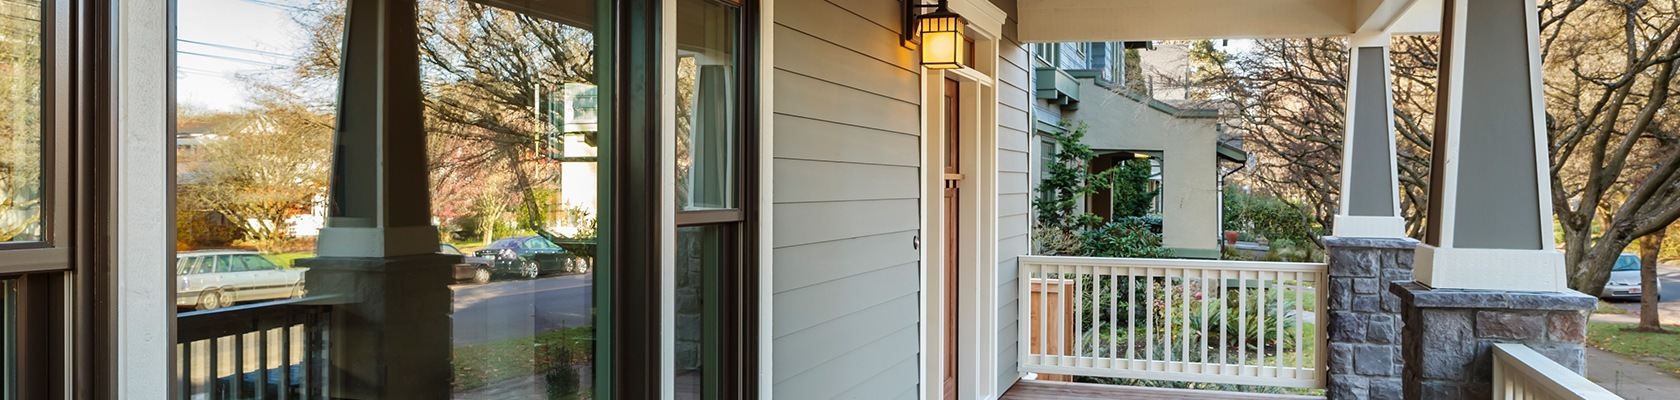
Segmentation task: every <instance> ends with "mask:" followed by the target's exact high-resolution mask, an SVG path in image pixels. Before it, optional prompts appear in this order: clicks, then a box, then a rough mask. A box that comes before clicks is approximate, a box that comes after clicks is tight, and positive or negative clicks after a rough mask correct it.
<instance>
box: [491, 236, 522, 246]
mask: <svg viewBox="0 0 1680 400" xmlns="http://www.w3.org/2000/svg"><path fill="white" fill-rule="evenodd" d="M490 247H495V248H506V247H519V239H518V238H513V239H502V240H497V241H496V243H494V244H491V245H490Z"/></svg>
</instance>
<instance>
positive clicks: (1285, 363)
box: [1019, 256, 1328, 388]
mask: <svg viewBox="0 0 1680 400" xmlns="http://www.w3.org/2000/svg"><path fill="white" fill-rule="evenodd" d="M1019 265H1020V298H1021V299H1023V300H1021V301H1020V304H1021V307H1020V310H1019V318H1020V321H1021V322H1020V326H1021V331H1020V337H1021V340H1022V341H1023V342H1024V343H1022V344H1021V345H1020V346H1019V347H1020V349H1021V353H1020V359H1021V370H1022V371H1023V372H1033V373H1040V374H1060V375H1080V376H1101V377H1113V378H1136V379H1157V380H1177V381H1192V382H1207V383H1225V384H1245V385H1267V386H1290V387H1302V388H1323V387H1324V384H1325V383H1324V382H1325V368H1324V362H1325V359H1326V357H1324V354H1326V353H1327V350H1326V348H1327V347H1328V346H1327V345H1325V334H1324V329H1323V328H1321V327H1322V326H1323V324H1322V323H1321V322H1320V321H1322V320H1323V317H1320V316H1316V315H1315V313H1316V312H1317V311H1318V310H1319V308H1318V307H1321V305H1323V304H1325V300H1324V290H1315V289H1316V288H1321V287H1324V285H1325V284H1324V282H1328V278H1326V277H1325V265H1324V264H1322V263H1275V262H1239V261H1206V260H1163V259H1119V258H1089V257H1045V256H1022V257H1021V258H1020V261H1019ZM1320 315H1322V314H1320Z"/></svg>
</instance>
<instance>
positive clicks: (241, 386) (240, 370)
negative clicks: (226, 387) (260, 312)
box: [232, 333, 245, 399]
mask: <svg viewBox="0 0 1680 400" xmlns="http://www.w3.org/2000/svg"><path fill="white" fill-rule="evenodd" d="M232 376H233V379H232V381H233V398H235V399H241V398H244V397H245V334H244V333H240V334H237V335H233V375H232Z"/></svg>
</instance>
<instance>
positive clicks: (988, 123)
mask: <svg viewBox="0 0 1680 400" xmlns="http://www.w3.org/2000/svg"><path fill="white" fill-rule="evenodd" d="M950 8H951V10H952V11H955V12H957V13H959V14H962V15H963V16H964V17H965V18H968V19H969V23H970V25H969V29H968V36H969V37H970V38H972V39H973V40H974V48H972V49H971V51H973V54H974V63H975V65H972V66H968V67H964V68H961V69H947V70H930V69H926V68H922V69H921V72H922V82H921V86H922V87H921V92H922V121H921V122H922V139H921V147H922V149H921V150H922V163H921V168H922V172H923V178H922V182H921V185H922V201H921V221H920V223H921V232H922V235H921V237H920V238H919V239H920V240H919V242H920V243H921V244H922V245H921V246H920V249H919V251H920V252H921V259H922V265H921V271H920V272H921V277H920V278H921V282H920V285H921V294H920V300H919V301H920V303H921V304H920V309H921V315H920V319H921V321H922V322H923V323H922V325H921V327H920V330H921V332H920V333H919V334H920V352H921V354H923V355H924V356H923V357H920V360H919V361H918V363H919V364H921V365H920V366H919V367H920V370H919V375H920V376H919V379H918V380H919V381H920V382H922V393H921V397H922V398H924V399H937V398H940V397H941V396H942V395H943V394H944V387H943V385H944V361H943V360H944V351H945V346H946V343H945V340H944V329H945V326H944V325H945V323H944V321H945V320H946V315H944V314H945V313H944V308H943V304H942V301H943V300H942V299H944V294H945V293H944V282H945V279H946V277H945V273H944V266H945V264H944V240H945V236H944V235H945V234H946V232H943V227H944V222H945V221H944V190H945V180H944V179H945V171H944V160H945V154H944V136H943V134H942V133H943V132H944V118H945V117H944V115H945V107H944V100H943V99H944V96H945V91H944V85H945V83H944V82H945V80H946V79H947V78H949V79H953V80H956V81H958V82H959V84H960V85H962V87H961V89H960V90H959V92H960V93H959V96H960V99H959V101H961V102H962V104H961V105H960V109H961V115H960V117H961V118H962V121H964V126H962V127H960V128H959V129H960V131H959V133H958V134H959V135H961V137H962V138H963V140H961V141H960V143H959V147H960V149H959V150H958V151H960V152H961V155H960V157H959V162H960V169H961V170H962V171H963V179H962V180H961V181H960V184H961V185H962V190H961V191H960V194H959V196H960V198H959V199H958V202H959V205H958V208H959V212H960V216H959V218H961V220H960V221H959V222H958V224H959V225H958V226H960V227H963V228H964V229H960V230H961V231H962V232H959V233H958V234H959V235H960V237H958V238H957V240H958V241H959V243H960V249H959V250H960V251H961V252H962V253H961V254H960V255H961V258H962V259H961V260H959V265H958V268H959V269H960V270H962V271H969V272H970V273H968V274H961V275H959V276H958V278H959V281H958V282H957V284H958V288H959V290H960V291H961V292H960V293H958V294H957V297H958V299H959V300H958V305H957V308H958V310H959V311H958V312H959V315H958V318H957V321H958V324H959V326H958V332H959V333H958V334H959V335H960V336H959V337H958V346H960V347H959V348H958V349H957V352H958V357H957V358H958V371H957V382H958V386H959V387H958V388H957V397H958V398H963V399H993V398H997V396H999V395H1000V394H1001V393H998V392H997V390H996V389H997V387H998V386H999V385H998V382H997V375H998V374H997V373H996V372H997V370H998V351H999V346H998V343H997V337H998V335H997V329H998V326H999V324H998V322H999V321H998V316H999V313H998V304H999V302H998V296H999V293H998V290H997V284H998V282H999V281H998V276H997V275H998V272H999V268H998V260H999V257H998V254H997V249H998V230H997V225H998V206H997V199H998V188H997V182H998V159H997V153H998V138H997V133H998V132H997V131H998V121H997V109H998V99H997V93H998V89H997V85H998V81H997V76H996V71H998V68H997V66H998V63H999V60H1000V57H999V51H998V48H999V43H1000V42H1002V41H1003V34H1002V33H1003V23H1004V20H1005V19H1006V18H1007V16H1008V14H1007V13H1005V12H1004V11H1003V10H1002V9H999V8H997V6H994V5H992V4H991V3H990V2H987V1H984V0H953V1H951V2H950Z"/></svg>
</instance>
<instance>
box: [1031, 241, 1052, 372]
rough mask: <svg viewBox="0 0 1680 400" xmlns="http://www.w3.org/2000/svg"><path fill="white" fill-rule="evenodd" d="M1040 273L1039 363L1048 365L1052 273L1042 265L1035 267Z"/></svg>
mask: <svg viewBox="0 0 1680 400" xmlns="http://www.w3.org/2000/svg"><path fill="white" fill-rule="evenodd" d="M1033 269H1034V270H1036V271H1038V354H1039V356H1038V362H1039V364H1043V365H1048V364H1049V362H1048V359H1049V358H1050V273H1049V272H1047V271H1046V270H1045V268H1044V265H1042V264H1035V265H1033Z"/></svg>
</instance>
